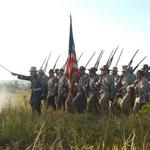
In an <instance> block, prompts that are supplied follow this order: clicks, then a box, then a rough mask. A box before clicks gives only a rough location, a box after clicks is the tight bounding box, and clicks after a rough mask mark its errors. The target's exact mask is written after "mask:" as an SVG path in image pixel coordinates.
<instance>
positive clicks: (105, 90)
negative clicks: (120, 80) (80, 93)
mask: <svg viewBox="0 0 150 150" xmlns="http://www.w3.org/2000/svg"><path fill="white" fill-rule="evenodd" d="M100 70H101V81H100V84H101V88H100V99H99V104H100V107H101V109H102V110H104V111H108V110H109V100H111V101H113V99H114V96H115V82H114V78H113V76H112V75H110V74H109V69H108V67H107V65H104V66H102V67H101V68H100Z"/></svg>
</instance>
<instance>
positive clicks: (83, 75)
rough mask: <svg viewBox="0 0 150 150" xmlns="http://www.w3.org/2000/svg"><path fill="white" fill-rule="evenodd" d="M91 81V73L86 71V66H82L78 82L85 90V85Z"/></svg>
mask: <svg viewBox="0 0 150 150" xmlns="http://www.w3.org/2000/svg"><path fill="white" fill-rule="evenodd" d="M88 81H89V75H88V74H87V73H85V67H84V66H80V68H79V81H78V84H79V86H80V88H82V89H83V90H84V91H85V87H86V86H87V84H88Z"/></svg>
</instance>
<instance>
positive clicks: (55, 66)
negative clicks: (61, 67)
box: [53, 55, 60, 70]
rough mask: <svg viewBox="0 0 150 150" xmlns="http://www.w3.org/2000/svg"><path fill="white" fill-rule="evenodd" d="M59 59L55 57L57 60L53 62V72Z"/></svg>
mask: <svg viewBox="0 0 150 150" xmlns="http://www.w3.org/2000/svg"><path fill="white" fill-rule="evenodd" d="M59 57H60V55H59V56H58V57H57V59H56V62H55V64H54V67H53V70H55V67H56V64H57V62H58V59H59Z"/></svg>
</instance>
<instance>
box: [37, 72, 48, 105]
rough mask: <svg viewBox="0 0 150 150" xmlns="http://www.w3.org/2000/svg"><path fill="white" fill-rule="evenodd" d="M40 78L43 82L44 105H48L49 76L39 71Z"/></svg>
mask: <svg viewBox="0 0 150 150" xmlns="http://www.w3.org/2000/svg"><path fill="white" fill-rule="evenodd" d="M38 77H39V79H40V80H41V83H42V89H43V93H42V94H43V95H42V100H43V102H44V104H46V98H47V92H48V90H47V83H48V76H47V75H46V74H45V73H44V70H42V69H40V70H39V71H38Z"/></svg>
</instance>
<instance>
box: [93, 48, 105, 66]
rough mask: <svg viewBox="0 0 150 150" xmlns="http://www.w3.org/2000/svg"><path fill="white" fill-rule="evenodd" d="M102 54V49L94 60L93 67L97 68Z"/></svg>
mask: <svg viewBox="0 0 150 150" xmlns="http://www.w3.org/2000/svg"><path fill="white" fill-rule="evenodd" d="M103 54H104V51H103V49H102V50H101V52H100V54H99V56H98V58H97V60H96V63H95V65H94V67H95V68H98V66H99V63H100V60H101V58H102V56H103Z"/></svg>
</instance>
